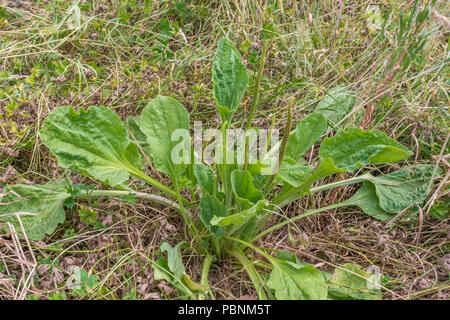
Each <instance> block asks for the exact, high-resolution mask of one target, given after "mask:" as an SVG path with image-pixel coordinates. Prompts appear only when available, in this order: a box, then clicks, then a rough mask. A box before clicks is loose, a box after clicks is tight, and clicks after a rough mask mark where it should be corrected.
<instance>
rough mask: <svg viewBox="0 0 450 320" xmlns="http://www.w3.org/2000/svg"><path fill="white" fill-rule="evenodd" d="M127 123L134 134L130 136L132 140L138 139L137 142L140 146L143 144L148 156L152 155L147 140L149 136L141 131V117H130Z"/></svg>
mask: <svg viewBox="0 0 450 320" xmlns="http://www.w3.org/2000/svg"><path fill="white" fill-rule="evenodd" d="M126 124H127V127H128V129H129V130H130V132H131V134H132V135H133V136H132V137H130V140H131V141H134V140H136V142H137V144H138V145H139V146H141V148H142V149H143V150H144V152H145V153H146V154H147V155H148V156H150V155H151V148H150V145H149V144H148V142H147V137H146V136H145V134H144V133H143V132H142V131H141V128H140V118H139V117H129V118H128V119H127V122H126ZM133 138H134V139H133Z"/></svg>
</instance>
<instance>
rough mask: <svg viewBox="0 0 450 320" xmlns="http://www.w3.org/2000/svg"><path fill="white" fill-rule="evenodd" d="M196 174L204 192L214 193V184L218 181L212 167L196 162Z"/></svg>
mask: <svg viewBox="0 0 450 320" xmlns="http://www.w3.org/2000/svg"><path fill="white" fill-rule="evenodd" d="M194 174H195V177H196V178H197V182H198V185H199V186H200V188H201V189H202V192H203V193H208V194H210V195H214V189H215V188H214V185H215V183H216V182H215V180H214V172H213V171H212V170H211V168H210V167H207V166H205V165H204V164H195V165H194Z"/></svg>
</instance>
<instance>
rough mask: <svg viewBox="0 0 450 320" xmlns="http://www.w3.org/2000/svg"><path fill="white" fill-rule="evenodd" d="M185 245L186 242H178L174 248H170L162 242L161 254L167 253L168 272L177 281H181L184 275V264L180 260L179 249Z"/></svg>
mask: <svg viewBox="0 0 450 320" xmlns="http://www.w3.org/2000/svg"><path fill="white" fill-rule="evenodd" d="M186 244H187V243H186V242H180V243H178V244H177V245H176V246H175V247H172V246H171V245H170V244H168V243H167V242H164V243H163V244H162V245H161V252H167V265H168V266H169V270H170V271H171V272H172V273H173V274H174V275H175V277H176V278H177V279H181V278H182V277H183V274H184V264H183V260H182V259H181V247H182V246H183V245H186Z"/></svg>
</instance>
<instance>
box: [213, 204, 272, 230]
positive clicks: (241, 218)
mask: <svg viewBox="0 0 450 320" xmlns="http://www.w3.org/2000/svg"><path fill="white" fill-rule="evenodd" d="M268 205H269V201H267V200H259V201H258V202H257V203H256V204H255V205H253V206H252V207H251V208H250V209H247V210H243V211H240V212H238V213H234V214H232V215H229V216H227V217H217V216H214V218H212V219H211V221H210V223H211V224H212V225H215V226H221V227H226V226H229V225H230V224H234V225H241V224H244V223H246V222H248V221H249V220H250V219H251V218H253V217H254V216H256V215H257V214H258V213H259V212H261V210H262V209H263V208H264V207H266V206H268Z"/></svg>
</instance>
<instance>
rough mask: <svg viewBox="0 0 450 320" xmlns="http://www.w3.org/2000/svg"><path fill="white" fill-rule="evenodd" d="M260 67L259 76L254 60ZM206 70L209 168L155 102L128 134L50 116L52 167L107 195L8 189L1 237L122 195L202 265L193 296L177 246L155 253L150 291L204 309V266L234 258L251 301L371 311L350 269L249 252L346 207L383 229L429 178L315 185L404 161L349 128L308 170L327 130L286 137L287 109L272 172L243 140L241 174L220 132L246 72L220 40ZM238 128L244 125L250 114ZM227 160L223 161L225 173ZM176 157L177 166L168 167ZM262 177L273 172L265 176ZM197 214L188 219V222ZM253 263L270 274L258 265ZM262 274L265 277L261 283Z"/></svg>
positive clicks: (78, 117)
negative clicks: (134, 182)
mask: <svg viewBox="0 0 450 320" xmlns="http://www.w3.org/2000/svg"><path fill="white" fill-rule="evenodd" d="M261 59H262V62H261V63H262V64H263V63H264V61H263V60H264V57H262V58H261ZM213 62H214V64H213V83H214V87H213V93H214V97H215V102H216V105H217V108H218V113H219V115H220V118H221V120H222V127H221V130H220V137H219V138H220V139H219V141H218V143H217V146H216V151H217V152H216V156H215V157H214V160H215V162H213V163H212V164H210V165H208V164H206V161H202V157H201V158H200V159H201V161H200V162H199V163H192V161H189V160H192V159H193V158H194V153H195V152H194V151H193V148H192V146H191V145H192V143H191V141H190V139H182V140H181V142H180V137H179V136H177V135H176V132H177V130H179V129H184V130H186V131H188V130H189V124H190V117H189V113H188V112H187V110H186V109H185V108H184V107H183V106H182V105H181V104H180V103H179V102H178V101H177V100H175V99H173V98H171V97H165V96H157V97H156V98H155V99H154V100H152V101H150V103H149V104H148V105H147V106H146V108H145V109H144V110H143V111H142V114H141V115H140V116H139V117H132V118H129V119H128V121H127V122H126V123H127V125H124V124H123V123H122V121H121V120H120V118H119V116H118V115H117V114H116V113H115V112H114V111H112V110H110V109H108V108H105V107H90V108H89V109H87V110H84V109H82V108H80V109H79V110H78V111H75V110H74V109H73V108H71V107H59V108H57V109H55V110H54V111H53V112H52V113H51V114H50V115H49V116H48V117H47V118H46V119H45V121H44V123H43V126H42V128H41V129H40V131H39V135H40V138H41V140H42V142H43V143H44V144H45V145H46V146H47V147H48V149H49V150H50V151H51V152H52V153H53V154H54V155H55V156H56V158H57V161H58V164H59V166H61V167H63V168H69V169H71V170H72V171H73V172H76V173H79V174H82V175H85V176H87V177H90V178H92V179H95V180H97V181H100V182H102V183H103V184H105V185H107V186H110V187H112V188H113V190H82V191H80V192H77V193H76V194H74V193H71V192H70V190H71V186H70V185H68V183H67V182H66V181H64V180H59V181H55V182H50V183H48V184H45V185H40V186H38V185H34V186H29V185H14V186H8V187H6V188H4V190H3V193H2V194H1V195H0V199H1V201H0V202H1V205H0V222H1V223H2V225H3V226H5V225H9V226H13V227H14V228H15V230H17V231H18V232H22V233H25V234H26V236H27V237H28V238H29V239H32V240H41V239H43V237H44V236H45V235H46V234H48V235H50V234H52V233H53V232H54V231H55V229H56V227H57V225H58V223H62V222H63V221H64V219H65V213H64V209H63V206H64V203H65V202H66V201H67V200H68V199H73V198H92V197H123V196H128V195H130V194H131V195H133V196H134V197H136V198H144V199H148V200H151V201H154V202H157V203H159V204H163V205H165V206H168V207H171V208H172V209H173V210H174V211H176V212H178V213H179V214H181V216H182V217H183V219H184V223H185V225H186V226H187V228H188V232H189V234H190V236H191V237H192V238H193V240H194V242H193V243H194V246H195V247H194V248H192V249H193V250H197V252H199V253H200V254H202V255H204V257H205V258H204V261H205V262H204V267H203V270H202V276H201V281H200V284H198V283H196V282H194V281H192V280H191V279H190V277H189V276H187V275H186V274H185V271H184V266H183V262H182V259H181V248H182V247H186V243H180V244H178V245H176V246H175V247H171V246H170V245H169V244H167V243H164V244H162V245H161V253H162V252H167V258H164V257H163V256H162V254H161V256H160V259H159V260H158V261H151V263H152V265H153V267H154V269H155V279H157V280H158V279H164V280H167V281H169V282H170V283H172V284H173V285H174V286H175V287H176V288H177V289H178V290H179V292H180V293H182V294H185V296H186V298H200V299H204V298H214V293H213V292H212V290H211V288H210V287H209V285H208V281H207V279H208V272H209V270H210V267H211V264H212V263H213V262H214V261H216V262H218V263H219V262H220V261H221V260H223V259H226V258H231V259H233V258H235V259H236V260H237V261H238V262H239V263H240V264H242V266H243V267H244V268H245V270H246V271H247V273H248V275H249V277H250V279H251V281H252V282H253V284H254V286H255V289H256V291H257V293H258V296H259V298H260V299H268V298H270V299H326V298H332V299H379V298H380V297H381V293H380V288H379V286H377V285H376V284H375V285H372V286H371V285H370V284H371V282H370V274H369V273H367V272H365V271H362V270H361V269H360V267H359V266H357V265H352V264H347V265H344V266H342V267H340V268H337V269H336V271H335V273H334V274H333V275H331V274H328V273H325V272H321V271H319V270H318V269H316V268H315V267H314V266H312V265H310V264H306V263H303V262H300V261H298V260H297V258H296V257H295V255H292V254H289V253H288V252H277V253H276V255H275V256H274V255H272V254H269V253H268V251H273V250H269V249H267V248H266V249H263V248H258V247H256V246H255V242H256V240H258V239H260V238H261V237H262V236H264V235H266V234H268V233H270V232H273V231H275V230H278V229H279V228H281V227H283V226H284V225H286V224H288V223H290V222H293V221H296V220H298V219H301V218H303V217H306V216H309V215H312V214H316V213H319V212H322V211H327V210H330V209H336V208H340V207H344V206H358V207H360V208H361V210H362V211H364V212H365V213H367V214H369V215H371V216H372V217H374V218H376V219H379V220H387V219H390V218H392V217H393V216H394V215H396V214H398V213H400V212H402V211H403V210H405V209H406V208H408V207H409V206H411V205H413V204H418V203H421V202H422V201H423V200H424V199H425V198H426V196H427V194H428V193H429V191H430V188H431V185H432V181H433V179H434V178H435V176H436V175H437V174H439V173H438V172H437V170H435V167H434V166H431V165H416V166H409V167H404V168H402V169H400V170H398V171H394V172H392V173H389V174H385V175H378V176H373V175H371V174H370V173H364V174H360V175H356V176H354V177H352V178H349V179H345V180H340V181H337V182H333V183H328V184H319V185H316V183H317V182H318V181H320V180H322V179H323V178H325V177H328V176H331V175H334V174H337V173H344V172H347V173H353V172H355V171H357V170H359V169H361V168H363V167H364V166H366V165H370V164H382V163H390V162H397V161H401V160H403V159H406V158H407V157H409V156H410V155H411V152H410V151H409V150H408V149H407V148H405V147H404V146H403V145H402V144H400V143H399V142H397V141H395V140H394V139H391V138H389V137H388V136H387V135H386V134H384V133H382V132H379V131H375V130H373V131H363V130H361V129H359V128H348V129H343V130H339V131H338V132H337V134H336V135H335V136H334V137H331V138H326V139H324V140H323V141H322V143H321V145H320V148H319V153H318V159H317V163H318V164H317V165H316V166H315V167H313V166H310V165H307V164H306V161H305V160H304V159H303V155H304V154H305V153H306V152H307V151H308V150H309V149H310V148H311V147H312V146H313V145H314V144H315V143H316V142H317V141H318V140H319V139H320V137H321V136H322V135H324V133H326V132H327V129H328V124H327V119H326V118H325V117H324V115H323V114H322V113H320V112H317V113H312V114H310V115H308V116H306V117H305V118H304V119H303V120H301V121H300V122H299V123H298V124H297V125H296V127H295V129H293V130H290V129H291V119H292V101H291V102H290V103H289V104H288V108H287V109H288V124H287V126H286V128H285V129H286V130H285V131H286V132H285V135H284V137H283V140H282V141H281V142H280V143H278V144H277V145H275V146H273V148H272V149H270V150H269V151H268V154H270V152H272V151H273V150H278V151H279V154H278V157H277V159H276V161H275V162H277V163H276V164H278V166H275V167H271V165H272V164H268V163H265V162H264V161H256V162H255V161H251V160H252V159H250V157H249V156H248V152H249V149H250V147H251V142H250V140H249V139H246V140H245V161H244V163H236V162H235V161H234V160H235V158H236V153H234V152H233V151H232V150H230V149H229V147H228V146H229V145H230V144H229V143H230V141H227V139H229V138H227V134H226V130H227V129H228V128H230V127H232V125H233V122H232V120H233V115H234V114H235V112H236V111H237V109H238V107H239V104H240V102H241V100H242V98H243V96H244V94H245V90H246V87H247V82H248V76H247V70H246V68H245V66H244V65H243V64H242V62H241V56H240V55H239V53H238V51H237V50H236V48H235V47H234V45H233V43H232V42H231V41H230V40H228V39H226V38H223V39H221V40H219V43H218V48H217V52H216V55H215V57H214V61H213ZM261 69H262V68H261ZM254 96H255V97H257V96H258V94H255V95H254ZM255 103H256V102H254V104H255ZM252 109H254V108H252ZM253 111H254V110H253ZM251 113H252V112H251ZM248 116H249V118H250V119H253V117H254V114H249V115H248ZM174 134H175V136H176V137H175V139H174ZM230 151H231V152H230ZM230 154H231V158H232V160H233V161H226V160H227V159H226V157H227V155H230ZM174 155H176V156H177V157H176V158H177V159H180V158H181V159H184V160H187V161H181V162H180V161H175V160H174ZM145 159H151V160H152V164H153V167H154V168H155V169H156V170H157V171H159V172H161V173H163V174H165V175H167V176H168V177H169V178H170V179H171V182H172V184H171V185H172V186H171V187H169V186H166V185H164V184H162V183H160V182H159V181H157V180H155V179H154V178H152V177H150V176H149V175H147V174H145V173H144V171H143V167H145V166H146V162H145ZM203 160H204V159H203ZM228 160H230V159H228ZM202 162H203V163H202ZM274 168H278V169H274ZM265 169H271V170H272V171H270V170H269V173H270V174H267V172H265V171H264V170H265ZM130 177H134V178H137V179H139V180H141V181H143V182H145V183H146V184H148V185H150V186H152V187H154V188H155V189H156V190H158V191H159V193H160V194H148V193H144V192H140V191H136V190H133V189H132V188H130V186H128V185H127V184H126V182H127V181H128V179H129V178H130ZM186 181H188V183H186ZM356 183H362V186H361V187H360V188H359V190H358V191H357V192H356V193H355V194H354V196H353V197H351V198H350V199H348V200H344V201H342V202H340V203H336V204H333V205H329V206H326V207H322V208H318V209H314V210H310V211H306V212H304V213H302V214H301V215H298V216H296V217H294V218H291V219H285V220H284V221H282V222H280V223H278V224H276V225H272V226H270V227H266V223H267V221H268V219H269V218H270V216H271V215H273V214H274V212H277V211H280V209H282V208H283V207H285V206H287V205H288V204H290V203H292V202H293V201H296V200H298V199H299V198H301V197H303V196H306V195H311V194H314V193H317V192H320V191H323V190H328V189H331V188H336V187H341V186H345V185H350V184H356ZM182 189H188V191H189V192H184V191H183V190H182ZM182 191H183V192H182ZM268 195H270V196H268ZM197 199H199V200H197ZM197 208H199V212H198V217H197V216H196V215H195V214H194V213H195V212H196V209H197ZM4 229H6V228H4ZM251 253H253V255H254V254H257V255H260V256H262V257H263V258H265V260H267V261H268V262H269V263H267V262H261V261H259V262H257V260H256V259H255V258H253V255H252V254H251ZM268 272H270V275H266V274H267V273H268Z"/></svg>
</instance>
